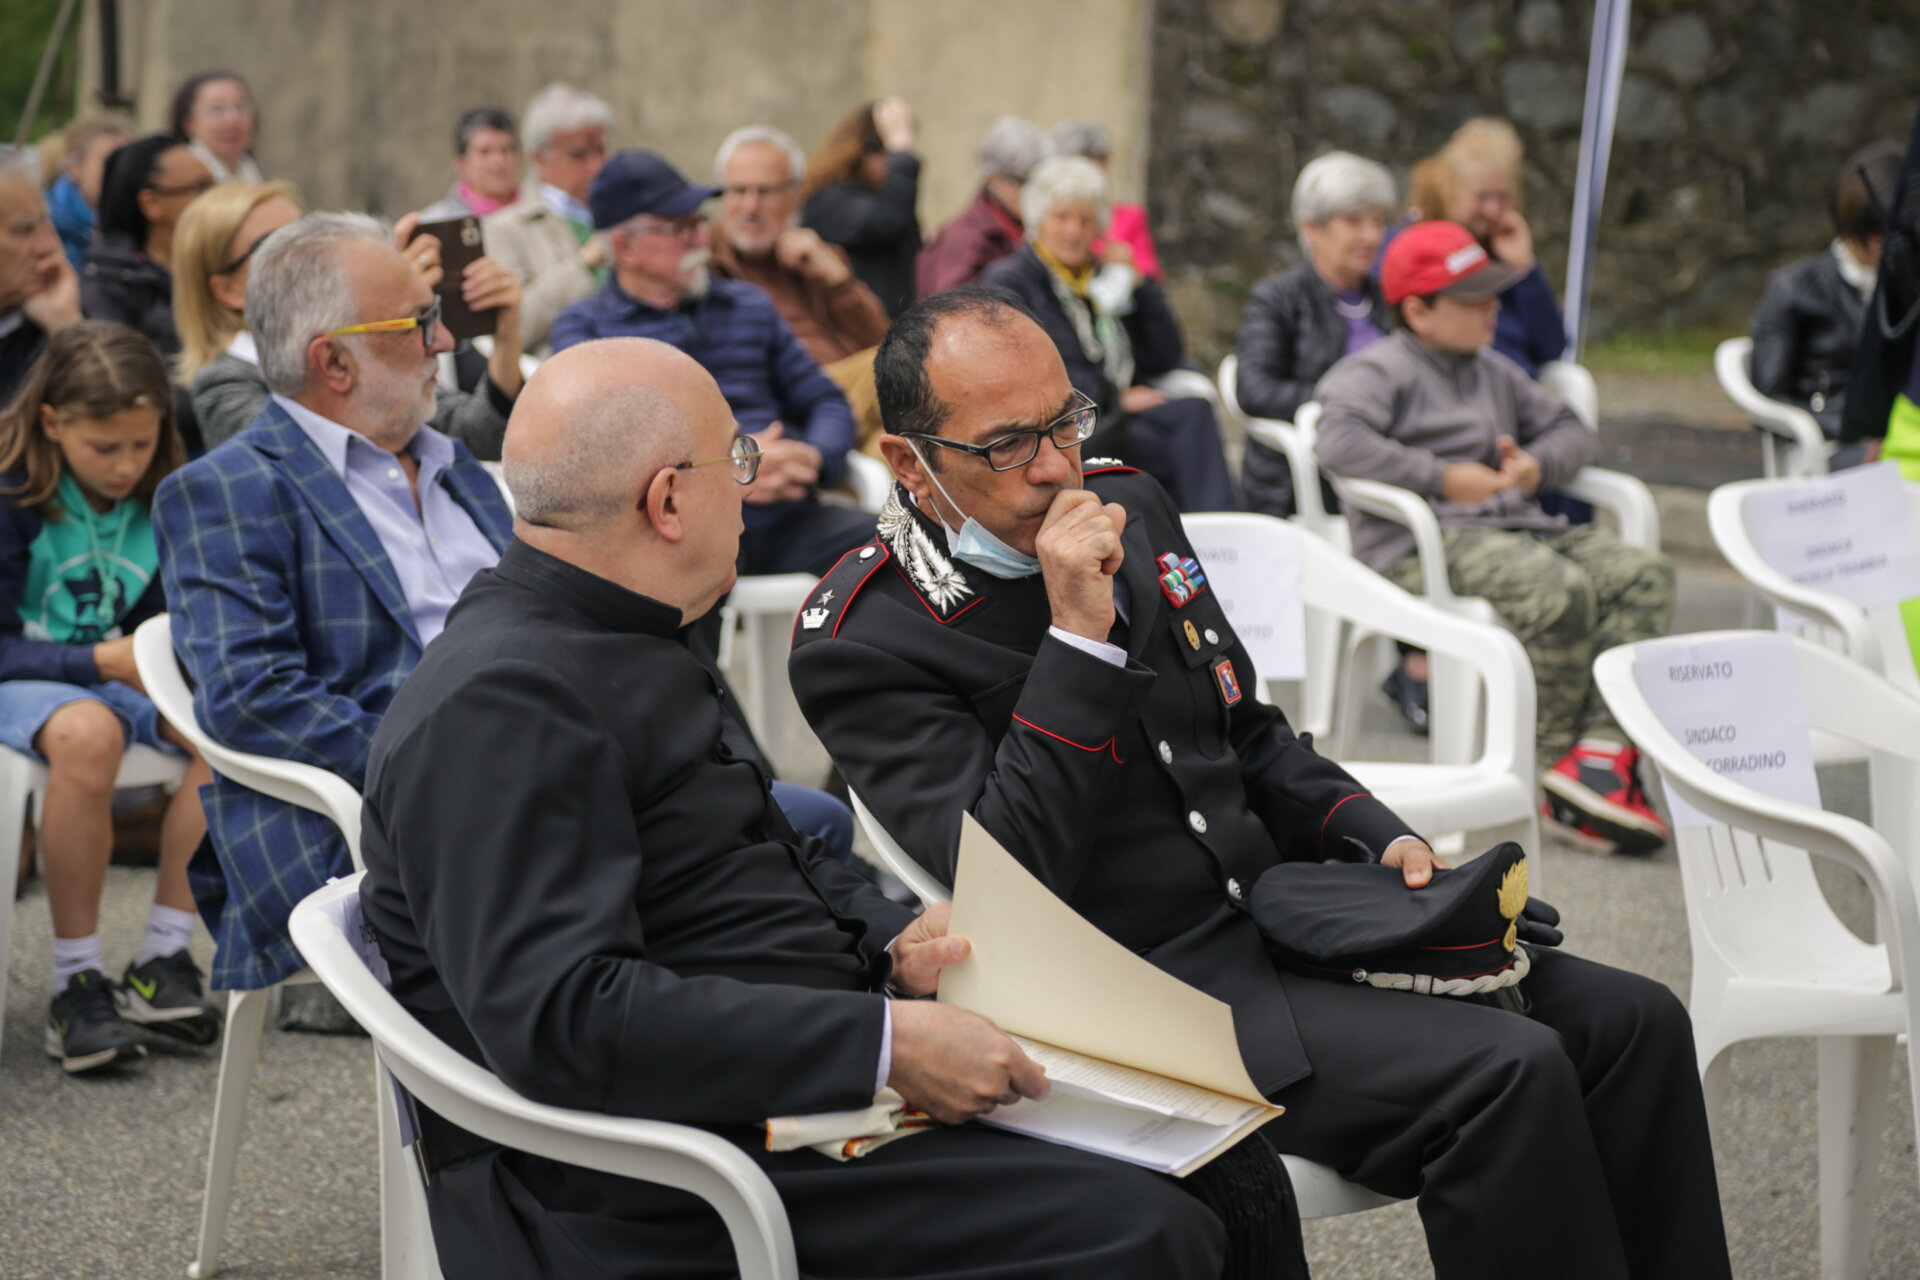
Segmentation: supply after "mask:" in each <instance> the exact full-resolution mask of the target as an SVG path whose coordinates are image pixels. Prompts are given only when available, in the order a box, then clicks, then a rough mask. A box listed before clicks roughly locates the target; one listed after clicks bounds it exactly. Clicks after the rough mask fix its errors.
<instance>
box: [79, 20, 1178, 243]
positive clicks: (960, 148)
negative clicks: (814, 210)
mask: <svg viewBox="0 0 1920 1280" xmlns="http://www.w3.org/2000/svg"><path fill="white" fill-rule="evenodd" d="M86 12H87V13H88V14H89V15H91V14H92V13H93V6H91V5H89V6H88V7H87V9H86ZM121 13H122V15H123V17H122V24H123V27H124V36H123V38H124V40H125V53H124V55H123V58H124V61H125V66H124V68H123V73H122V74H123V76H124V78H125V79H126V80H127V82H128V83H129V86H130V91H131V93H132V96H133V97H134V98H135V100H136V103H137V107H138V112H139V116H140V119H141V121H142V123H144V124H147V125H152V126H157V125H159V124H161V123H162V122H163V121H164V118H165V115H166V110H167V105H168V102H169V99H170V96H171V94H172V92H173V89H174V86H175V85H177V84H178V83H179V82H180V81H181V80H182V79H184V78H185V77H186V76H187V75H189V74H191V73H192V72H194V71H196V70H199V69H202V68H205V67H216V66H217V67H231V68H233V69H234V70H236V71H239V72H240V73H241V74H243V75H245V76H246V77H247V78H248V80H249V81H250V82H251V84H252V86H253V91H254V93H255V95H256V97H258V99H259V101H260V109H261V137H260V143H259V147H258V153H259V158H260V161H261V164H262V165H263V167H264V168H265V170H266V172H267V173H268V174H270V175H272V176H274V177H286V178H291V179H293V180H294V181H296V182H298V183H299V184H300V185H301V187H302V188H303V190H304V192H305V194H306V196H307V199H308V201H309V203H310V204H312V205H313V206H314V207H324V208H355V209H369V210H372V211H374V212H378V213H383V214H387V215H393V214H397V213H400V212H402V211H404V210H407V209H413V208H418V207H420V206H421V205H423V204H425V203H427V202H429V201H431V200H434V199H437V198H439V196H440V195H441V194H442V193H443V192H444V191H445V190H446V188H447V185H448V183H450V182H451V181H452V180H453V172H452V169H451V165H450V159H449V152H450V150H451V141H450V135H451V133H452V129H453V122H454V120H455V118H456V117H457V116H458V115H459V113H460V112H461V111H462V110H464V109H466V108H467V107H471V106H478V105H481V104H483V103H496V104H499V105H503V106H505V107H506V108H507V109H508V110H510V111H512V112H513V113H514V115H515V116H516V117H517V116H518V115H519V114H520V112H521V111H522V110H524V108H525V105H526V102H527V99H528V98H529V97H531V96H532V95H533V93H534V91H535V90H537V89H539V88H540V87H541V86H542V85H544V84H546V83H548V82H549V81H552V80H566V81H568V82H570V83H573V84H577V85H579V86H581V87H583V88H586V89H590V90H592V91H593V92H595V93H597V94H599V95H600V96H602V97H603V98H605V99H607V101H608V102H609V103H611V104H612V106H613V108H614V115H615V121H616V124H615V128H614V131H613V135H612V142H613V145H615V146H645V147H651V148H654V149H655V150H658V151H660V152H662V153H663V154H665V155H666V156H667V157H668V158H669V159H671V160H673V161H674V162H675V163H676V164H678V165H680V166H681V167H682V168H683V169H685V171H686V172H687V174H688V175H689V176H690V177H692V178H694V179H695V180H696V181H699V180H704V179H705V177H706V176H707V175H708V174H709V173H710V172H711V170H712V164H713V153H714V149H715V147H716V146H718V144H719V142H720V140H721V139H722V138H723V137H725V136H726V134H727V133H728V132H729V131H730V130H732V129H734V128H735V127H736V126H739V125H742V124H747V123H750V122H762V123H768V124H775V125H778V126H780V127H781V128H784V129H786V130H787V131H788V132H790V133H792V134H793V135H794V136H795V137H796V138H798V139H799V140H800V142H801V144H802V145H803V146H811V145H812V144H813V143H814V141H816V140H817V139H818V138H819V136H820V135H821V134H822V133H824V132H825V131H826V129H827V128H828V126H830V125H831V124H832V123H833V122H834V121H835V120H836V119H838V118H839V117H840V116H841V115H842V114H843V113H845V112H846V111H848V110H850V109H851V108H853V107H854V106H856V105H858V104H859V103H861V102H863V101H869V100H871V99H874V98H877V97H881V96H885V95H893V94H898V95H900V96H902V97H904V98H906V99H907V100H908V101H909V102H910V103H911V104H912V105H913V107H914V109H915V112H916V113H917V115H918V116H919V118H920V122H921V136H920V148H919V149H920V152H921V155H922V158H923V161H924V167H923V169H922V174H921V188H920V217H921V222H922V224H923V225H924V226H925V227H926V229H927V231H928V232H929V233H931V232H932V231H934V230H936V229H937V228H938V227H939V226H940V225H941V224H943V223H944V222H945V221H946V220H947V219H948V218H949V217H951V216H952V215H953V214H954V213H955V212H956V211H957V210H958V209H959V208H960V207H961V206H962V205H963V204H964V203H965V202H966V201H967V200H968V199H970V198H971V197H972V194H973V190H974V188H975V187H976V186H977V185H978V183H979V177H978V174H977V172H976V171H975V168H974V163H973V148H974V143H975V141H976V140H977V139H978V137H979V136H980V133H981V132H982V130H984V129H985V127H986V126H987V125H988V124H989V123H990V122H991V121H992V120H993V118H994V117H996V116H998V115H1001V114H1003V113H1006V112H1013V113H1016V114H1021V115H1027V116H1029V117H1031V118H1033V119H1035V120H1038V121H1039V122H1041V123H1042V124H1045V125H1052V124H1053V123H1055V122H1056V121H1058V120H1060V119H1062V118H1064V117H1066V116H1069V115H1077V114H1097V115H1100V116H1102V117H1103V118H1105V119H1106V120H1107V122H1108V124H1109V126H1110V128H1111V129H1112V131H1113V134H1114V144H1115V154H1114V163H1115V172H1116V174H1117V175H1118V177H1117V184H1118V185H1119V187H1120V188H1121V189H1122V190H1124V191H1128V192H1130V193H1131V196H1132V198H1135V199H1137V198H1139V193H1140V191H1141V188H1142V185H1143V177H1144V174H1145V169H1146V144H1145V128H1146V116H1147V101H1148V100H1147V95H1146V93H1145V92H1144V89H1143V86H1144V85H1145V84H1146V82H1147V64H1148V60H1149V54H1148V43H1147V41H1148V34H1149V23H1150V19H1151V13H1152V3H1151V0H1046V3H1044V4H1035V3H1033V0H966V2H965V3H963V4H962V3H954V4H930V3H925V0H543V3H541V4H539V5H532V4H527V3H524V2H522V0H409V2H408V3H405V4H375V3H370V2H369V0H139V3H123V4H122V5H121ZM95 47H96V45H95V41H94V40H93V39H92V38H91V37H89V38H88V39H87V40H86V41H84V42H83V48H84V49H86V50H87V56H88V57H89V59H91V58H92V57H94V56H95V52H94V51H95ZM1066 48H1071V49H1073V50H1074V56H1073V58H1072V59H1071V60H1070V61H1063V60H1062V59H1061V57H1060V51H1061V50H1062V49H1066ZM86 79H87V82H88V84H89V86H90V85H91V83H93V82H94V76H93V75H92V74H91V72H90V71H89V72H88V74H87V75H86Z"/></svg>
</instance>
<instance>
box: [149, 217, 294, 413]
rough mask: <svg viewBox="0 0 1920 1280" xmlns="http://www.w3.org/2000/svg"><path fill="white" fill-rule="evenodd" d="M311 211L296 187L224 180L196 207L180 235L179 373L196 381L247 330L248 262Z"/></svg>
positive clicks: (176, 285)
mask: <svg viewBox="0 0 1920 1280" xmlns="http://www.w3.org/2000/svg"><path fill="white" fill-rule="evenodd" d="M302 212H303V209H302V205H301V202H300V191H299V188H297V187H295V186H294V185H293V184H292V183H291V182H285V181H277V182H247V181H244V180H242V179H234V180H233V181H231V182H223V183H221V184H220V185H219V186H217V187H215V188H214V189H213V190H211V191H209V192H207V193H206V194H205V195H204V196H202V197H201V198H200V199H198V200H196V201H194V202H193V204H191V205H190V206H188V208H187V211H186V213H185V214H184V215H182V216H181V219H180V225H179V227H178V228H177V229H176V230H175V232H174V264H173V323H174V327H175V328H176V329H178V330H179V332H180V355H179V358H178V359H177V361H176V362H175V376H176V377H178V378H179V379H180V381H181V383H182V384H184V385H186V386H192V385H193V383H194V379H195V376H196V375H198V374H199V372H200V371H201V370H202V369H204V368H206V367H207V366H208V365H209V364H211V363H213V361H214V360H216V359H218V358H219V357H220V355H221V353H223V352H225V351H227V350H228V348H229V347H230V346H232V344H233V342H234V340H235V338H236V337H238V336H239V335H242V334H245V333H246V329H247V321H246V317H245V315H244V314H243V313H244V312H245V310H246V305H247V304H246V299H247V263H248V260H249V259H250V258H251V257H252V256H253V249H254V246H255V245H257V244H259V243H260V241H262V240H264V239H266V237H267V234H268V233H269V232H272V231H275V230H278V229H279V228H281V227H284V226H286V225H287V224H288V223H289V222H292V221H293V220H294V219H295V218H297V217H299V216H300V214H301V213H302Z"/></svg>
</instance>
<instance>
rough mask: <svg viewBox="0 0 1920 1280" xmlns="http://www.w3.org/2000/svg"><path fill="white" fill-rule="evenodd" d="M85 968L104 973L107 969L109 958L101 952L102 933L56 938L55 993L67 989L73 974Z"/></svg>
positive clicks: (54, 952) (54, 946)
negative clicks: (82, 936)
mask: <svg viewBox="0 0 1920 1280" xmlns="http://www.w3.org/2000/svg"><path fill="white" fill-rule="evenodd" d="M84 969H98V970H99V971H100V972H101V973H102V974H104V973H106V971H107V958H106V956H104V955H102V954H101V953H100V935H99V934H97V933H90V934H88V935H87V936H86V937H84V938H55V939H54V940H53V994H54V995H56V996H57V995H59V994H60V993H61V992H63V991H65V990H66V989H67V983H68V982H69V981H70V980H71V979H72V978H73V975H74V974H76V973H79V972H81V971H82V970H84Z"/></svg>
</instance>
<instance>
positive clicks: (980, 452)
mask: <svg viewBox="0 0 1920 1280" xmlns="http://www.w3.org/2000/svg"><path fill="white" fill-rule="evenodd" d="M1099 418H1100V406H1099V405H1097V404H1095V403H1094V402H1093V401H1091V400H1089V399H1087V397H1086V396H1085V395H1084V394H1082V393H1081V392H1078V391H1076V392H1074V393H1073V408H1071V409H1069V410H1067V411H1066V412H1065V413H1063V414H1061V415H1060V416H1059V417H1057V418H1055V419H1054V420H1053V421H1052V422H1049V423H1048V424H1047V425H1046V426H1044V427H1033V428H1030V429H1028V430H1026V431H1009V432H1008V433H1007V434H1006V435H1003V436H1001V437H999V438H998V439H995V440H989V441H987V443H985V444H963V443H961V442H960V441H958V440H949V439H947V438H946V437H945V436H933V435H928V434H927V433H925V432H924V431H903V432H901V434H902V435H903V436H905V437H907V438H908V439H910V440H925V441H926V442H927V443H928V444H932V445H938V446H939V447H940V448H942V449H955V450H958V451H959V452H961V453H970V454H972V455H973V456H974V457H976V458H982V459H984V460H985V461H986V464H987V465H988V466H989V467H992V468H993V469H994V470H995V471H1014V470H1017V469H1018V468H1020V467H1024V466H1026V465H1027V464H1028V463H1029V462H1032V461H1033V460H1034V459H1035V458H1036V457H1038V456H1039V455H1040V437H1041V436H1045V437H1047V438H1048V439H1049V440H1051V441H1053V447H1054V448H1056V449H1071V448H1073V447H1074V446H1076V445H1078V444H1080V443H1082V442H1083V441H1085V440H1086V438H1087V437H1088V436H1090V435H1092V434H1093V428H1094V424H1095V423H1096V422H1097V421H1098V420H1099Z"/></svg>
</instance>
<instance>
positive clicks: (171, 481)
mask: <svg viewBox="0 0 1920 1280" xmlns="http://www.w3.org/2000/svg"><path fill="white" fill-rule="evenodd" d="M453 448H454V455H455V459H456V460H455V462H454V464H453V466H452V467H451V468H449V469H448V470H447V471H446V472H445V473H444V474H443V476H442V478H441V483H442V484H444V485H446V486H447V488H448V490H449V491H450V492H451V493H452V494H453V497H454V499H455V501H457V502H458V503H459V504H460V505H461V506H462V507H464V508H465V509H466V511H467V513H468V514H469V515H471V516H472V517H473V520H474V523H475V524H477V525H478V526H479V528H480V531H481V532H482V533H484V534H485V535H486V536H487V539H488V540H489V541H490V542H492V543H493V544H494V545H495V546H496V547H501V548H504V547H505V546H506V545H507V543H508V542H509V541H511V540H512V537H513V517H512V515H511V513H509V511H508V510H507V505H506V501H505V500H504V499H503V498H502V497H501V496H500V490H499V488H498V487H497V486H496V485H495V484H494V481H493V477H492V476H490V475H488V474H487V473H486V471H485V469H483V468H482V467H481V466H480V464H479V463H477V462H475V461H474V459H473V455H472V454H471V453H469V452H468V451H467V448H466V446H465V445H463V444H460V443H459V442H458V441H455V442H454V446H453ZM153 523H154V532H155V535H156V536H157V538H158V540H159V544H160V565H161V573H162V577H163V580H164V581H165V584H166V594H167V599H168V601H169V602H170V603H171V605H172V610H173V643H174V647H175V648H176V649H177V650H178V652H179V655H180V661H181V665H182V666H183V667H184V669H185V671H186V673H187V676H188V678H189V679H191V680H192V681H193V683H194V695H193V713H194V717H195V719H197V720H198V721H199V722H200V725H201V727H202V728H203V729H205V730H206V732H207V733H208V734H209V735H210V736H212V737H213V738H215V739H217V740H218V741H220V742H223V743H226V744H227V745H228V746H230V747H233V748H235V749H236V750H240V751H249V752H253V753H255V754H258V755H265V756H278V757H280V758H282V759H287V760H297V761H299V762H301V763H303V764H311V765H318V766H319V767H320V768H322V769H326V770H329V771H331V772H333V773H337V774H339V775H340V776H341V777H343V778H345V779H346V780H347V781H348V782H350V783H352V784H353V786H354V787H355V788H359V787H360V786H361V785H362V784H363V782H364V780H365V775H366V768H367V754H368V750H369V747H370V746H371V744H372V741H373V732H374V730H375V729H376V728H378V727H379V725H380V717H381V716H382V715H383V714H385V712H386V709H387V704H388V703H390V702H391V701H392V700H393V695H394V693H395V692H396V691H397V690H398V689H399V688H400V685H401V682H402V681H404V680H405V679H406V678H407V676H408V674H409V673H411V672H412V670H413V668H414V665H415V664H416V663H417V662H419V660H420V649H421V645H420V639H419V635H418V634H417V632H416V631H415V630H414V624H413V615H412V613H411V611H410V610H409V609H408V608H407V602H406V597H405V595H404V594H403V593H402V591H401V589H400V580H399V578H398V576H397V575H396V574H395V573H394V571H393V565H392V562H391V561H389V560H388V559H387V554H386V551H385V549H384V548H382V547H381V545H380V539H379V538H378V536H376V535H375V533H374V531H373V526H372V525H370V524H368V523H367V518H366V517H365V516H364V515H362V514H361V513H360V508H359V507H358V506H357V505H355V503H354V501H353V497H352V495H351V494H349V493H348V492H347V486H346V482H345V481H343V480H342V479H341V478H340V476H339V475H338V474H337V473H335V471H334V470H333V468H332V467H331V466H329V465H328V464H327V460H326V458H325V457H323V456H322V455H321V453H320V450H319V448H318V447H316V446H315V445H314V443H313V441H312V440H311V439H310V438H309V437H308V436H307V433H306V432H304V431H302V430H301V429H300V427H299V426H298V425H297V424H296V423H295V422H294V421H293V420H292V419H291V418H289V417H288V416H287V414H286V411H285V410H283V409H281V408H280V406H279V405H277V404H274V403H272V402H271V401H269V402H268V404H267V407H266V408H265V409H263V410H262V411H261V413H260V417H259V418H258V419H257V420H256V421H255V422H254V425H253V426H251V427H249V428H248V429H247V430H246V431H243V432H241V433H240V434H239V435H237V436H235V437H234V438H233V439H232V440H230V441H228V442H227V443H226V444H224V445H222V446H221V447H220V448H218V449H215V450H213V451H212V452H211V453H208V454H207V455H206V456H204V457H202V458H199V459H196V460H195V461H193V462H190V463H188V464H187V465H186V466H185V467H183V468H181V469H180V470H179V471H176V472H175V473H174V474H173V475H171V476H169V477H167V479H166V481H165V482H164V483H162V484H161V486H160V491H159V492H158V493H157V494H155V495H154V502H153ZM455 785H457V783H455ZM201 798H202V800H203V801H204V803H205V806H206V813H207V833H208V835H209V836H210V837H211V840H212V851H213V855H214V856H213V857H211V858H209V857H208V856H207V849H206V846H202V848H201V851H200V853H199V854H197V855H195V857H194V860H193V863H192V865H191V866H190V867H189V869H188V874H189V877H190V879H191V880H192V883H193V897H194V902H195V903H196V904H197V905H198V906H199V908H200V914H201V916H202V917H203V918H204V919H205V920H206V922H207V928H208V930H209V931H210V932H211V933H212V934H213V939H214V943H215V945H216V947H217V948H218V950H217V952H216V954H215V955H214V961H213V978H212V985H213V986H214V987H217V988H241V989H252V988H258V987H265V986H271V985H272V984H273V983H276V982H279V981H280V980H281V979H283V978H285V977H287V976H288V975H289V974H292V973H295V972H297V971H298V970H300V969H301V968H302V967H304V962H303V961H302V960H301V958H300V953H299V952H298V951H297V950H295V949H294V945H293V941H292V939H291V938H289V937H288V936H287V916H288V914H289V913H290V912H291V911H292V910H293V907H294V904H295V903H297V902H299V901H300V899H302V898H304V897H305V896H306V895H307V894H309V893H311V892H313V891H314V890H315V889H318V888H319V887H320V886H321V885H323V884H325V883H326V882H327V880H328V878H329V877H332V876H341V875H348V874H350V873H351V872H352V869H353V867H352V860H351V859H350V858H349V856H348V854H347V847H346V843H345V841H343V840H342V839H341V837H340V834H339V831H338V830H337V829H336V828H335V827H334V825H333V823H332V822H330V821H329V820H328V819H326V818H324V817H322V816H321V815H320V814H317V813H313V812H310V811H309V810H306V809H300V808H297V807H295V806H293V805H290V804H286V803H284V802H282V801H279V800H273V799H269V798H268V797H266V796H263V795H260V794H259V793H258V792H254V791H249V790H248V789H246V788H245V787H242V786H239V785H238V784H236V783H232V782H227V781H225V780H224V779H221V778H219V777H215V779H214V781H213V785H212V786H210V787H206V788H204V789H203V790H202V792H201Z"/></svg>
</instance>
